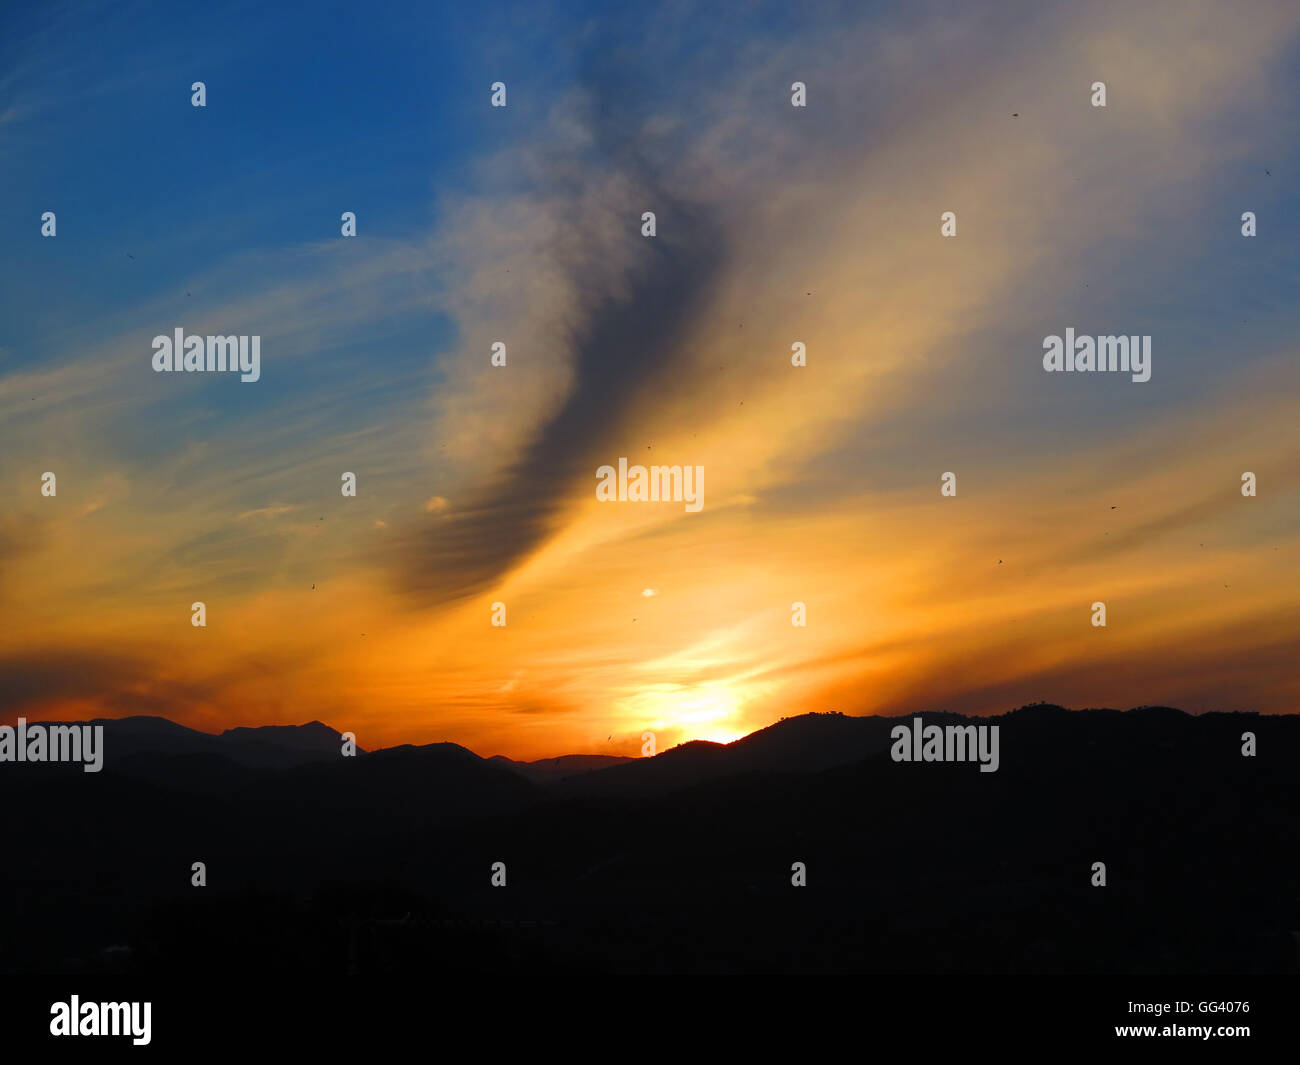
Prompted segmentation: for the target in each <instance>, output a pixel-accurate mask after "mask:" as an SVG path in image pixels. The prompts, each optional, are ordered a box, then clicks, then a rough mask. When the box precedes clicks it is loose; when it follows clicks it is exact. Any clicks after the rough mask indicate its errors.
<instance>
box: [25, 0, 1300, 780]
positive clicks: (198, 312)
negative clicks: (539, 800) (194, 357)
mask: <svg viewBox="0 0 1300 1065" xmlns="http://www.w3.org/2000/svg"><path fill="white" fill-rule="evenodd" d="M185 6H186V7H193V8H194V10H187V11H179V10H176V6H175V5H165V4H152V3H143V4H121V3H113V4H63V5H60V4H45V3H42V4H31V5H23V4H16V5H15V4H10V5H6V6H5V10H4V12H3V14H0V190H2V195H0V234H2V235H3V236H2V238H0V486H3V495H2V496H0V499H2V500H3V506H0V619H2V621H3V623H2V624H0V721H3V722H6V723H8V722H12V721H13V720H14V719H15V718H16V717H17V716H20V715H22V716H26V717H27V718H28V719H29V720H35V719H68V718H85V717H96V716H107V717H121V716H126V715H130V714H161V715H164V716H166V717H168V718H171V719H172V720H174V721H178V722H180V723H182V724H186V725H189V726H191V727H195V728H201V729H205V730H210V731H219V730H220V729H223V728H228V727H233V726H236V725H260V724H296V723H302V722H306V721H310V720H321V721H324V722H326V723H328V724H330V725H332V726H333V727H335V728H337V729H339V730H340V731H353V732H355V734H356V736H357V741H358V743H360V744H361V745H362V746H363V747H369V748H373V747H381V746H390V745H393V744H397V743H429V742H436V741H444V740H450V741H453V742H457V743H461V744H463V745H465V746H467V747H470V748H471V749H473V750H475V751H476V752H478V753H480V754H483V755H490V754H506V755H509V756H511V757H516V758H539V757H547V756H552V755H558V754H563V753H598V754H600V753H604V754H636V753H639V752H640V751H641V749H642V734H643V733H644V732H645V731H652V732H654V733H655V735H656V739H657V743H658V746H659V747H660V748H661V749H662V748H664V747H666V746H668V745H670V744H673V743H677V742H682V741H685V740H690V739H708V740H716V741H720V742H726V741H729V740H731V739H734V738H736V737H738V736H740V735H743V734H745V733H747V732H750V731H752V730H754V729H757V728H761V727H763V726H765V725H767V724H770V723H772V722H774V721H776V720H777V719H779V718H780V717H785V716H792V715H795V714H799V713H804V712H808V711H830V710H835V711H840V712H844V713H850V714H870V713H882V714H895V713H905V712H912V711H920V710H931V709H946V710H954V711H959V712H964V713H972V714H987V713H996V712H1001V711H1003V710H1006V709H1009V708H1011V707H1014V706H1017V705H1021V704H1023V703H1027V702H1033V701H1038V700H1046V701H1051V702H1056V703H1060V704H1063V705H1067V706H1072V707H1085V706H1119V707H1127V706H1134V705H1143V704H1165V705H1173V706H1179V707H1182V708H1184V709H1187V710H1189V711H1194V712H1199V711H1206V710H1257V711H1262V712H1267V713H1283V712H1294V711H1295V710H1296V708H1297V696H1298V695H1300V674H1298V673H1297V670H1296V669H1295V661H1296V658H1297V654H1296V649H1297V644H1298V643H1300V582H1297V581H1296V580H1295V579H1294V577H1295V574H1296V573H1297V572H1298V571H1300V489H1298V488H1297V483H1298V481H1297V475H1298V473H1300V428H1298V426H1300V419H1297V417H1296V413H1295V412H1296V409H1297V401H1300V369H1297V354H1298V352H1297V342H1296V334H1297V327H1298V326H1300V313H1298V312H1297V301H1296V300H1295V298H1294V294H1295V291H1296V284H1297V281H1298V280H1300V253H1298V252H1297V247H1298V245H1297V240H1296V236H1297V226H1298V223H1300V218H1297V212H1296V209H1295V196H1294V189H1295V186H1296V181H1297V179H1298V178H1300V165H1298V164H1300V150H1298V148H1297V146H1300V115H1298V114H1297V107H1296V100H1297V99H1300V67H1298V65H1297V58H1298V57H1300V51H1298V49H1297V46H1298V44H1300V8H1297V7H1296V6H1295V5H1294V4H1293V3H1286V2H1278V3H1272V2H1267V0H1264V2H1259V3H1252V4H1249V5H1247V6H1246V7H1244V8H1243V7H1241V6H1238V5H1233V6H1231V7H1229V6H1228V5H1222V4H1216V3H1210V2H1200V0H1181V2H1176V3H1175V2H1169V3H1165V2H1157V3H1151V4H1144V5H1140V9H1137V10H1135V9H1134V8H1135V7H1137V6H1136V5H1132V4H1130V3H1127V2H1124V3H1109V2H1089V3H1087V4H1042V3H1003V4H991V5H978V8H977V5H969V4H964V3H949V4H931V3H893V4H886V3H871V4H861V3H855V4H815V3H813V4H793V5H792V4H785V3H766V2H753V3H725V2H724V3H710V4H702V3H661V4H654V5H609V4H546V3H529V4H520V5H502V4H495V3H475V4H457V5H443V4H436V3H421V4H397V3H394V4H384V5H339V4H316V5H310V8H309V9H304V8H303V7H302V6H301V5H282V4H274V3H264V2H259V3H247V4H234V5H225V4H210V5H201V6H197V7H196V6H195V5H185ZM196 81H202V82H203V83H204V86H205V91H206V106H204V107H194V106H192V104H191V95H192V92H191V86H192V84H193V83H194V82H196ZM495 82H502V83H504V85H505V87H506V106H504V107H493V106H492V105H491V97H492V91H493V90H492V86H493V83H495ZM795 82H801V83H803V84H804V86H805V87H806V106H803V107H796V106H792V86H793V84H794V83H795ZM1095 82H1103V83H1104V84H1105V86H1106V97H1107V98H1106V105H1105V106H1104V107H1098V106H1093V103H1092V100H1093V97H1094V92H1093V89H1092V86H1093V84H1094V83H1095ZM47 211H52V212H54V213H55V217H56V234H55V235H54V236H52V237H49V236H43V235H42V215H43V213H44V212H47ZM345 211H351V212H354V213H355V216H356V235H355V236H343V235H342V233H341V221H340V217H341V215H342V213H343V212H345ZM647 211H651V212H654V215H655V224H656V232H655V234H654V236H652V237H648V236H645V235H643V231H642V216H643V213H644V212H647ZM946 211H951V212H954V213H955V215H956V219H957V222H956V225H957V231H956V235H955V236H950V237H945V236H943V235H942V234H941V215H942V214H943V212H946ZM1246 211H1250V212H1253V213H1254V214H1255V216H1256V224H1257V234H1256V235H1255V236H1253V237H1245V236H1243V235H1242V214H1243V212H1246ZM176 328H183V329H184V330H185V331H186V333H187V334H221V335H249V336H252V335H256V336H259V337H260V338H261V340H260V352H261V375H260V379H259V380H257V381H256V382H247V383H246V382H241V381H240V380H239V379H238V377H237V376H233V375H229V374H220V373H180V374H177V373H156V372H154V370H153V368H152V365H151V360H152V357H153V351H154V349H153V347H152V340H153V338H154V337H155V336H158V335H167V336H170V335H171V334H172V333H173V331H174V330H175V329H176ZM1067 328H1072V329H1074V330H1075V331H1076V332H1077V333H1078V334H1081V335H1082V334H1087V335H1104V334H1124V335H1129V334H1135V335H1146V336H1150V337H1151V338H1152V339H1151V348H1152V366H1151V371H1152V372H1151V378H1150V380H1149V381H1146V382H1134V381H1132V380H1131V379H1130V377H1129V375H1125V374H1118V373H1094V374H1075V373H1071V374H1066V373H1047V372H1045V370H1044V368H1043V363H1042V359H1043V342H1044V338H1045V337H1047V336H1049V335H1053V334H1056V335H1063V334H1064V332H1065V330H1066V329H1067ZM498 341H500V342H502V343H504V344H505V345H506V348H507V359H506V365H505V366H493V365H492V362H491V355H492V345H493V344H494V343H495V342H498ZM795 343H802V344H803V345H805V348H806V352H807V357H806V365H804V366H795V365H792V359H791V352H792V345H793V344H795ZM621 457H626V458H627V459H628V461H629V462H630V463H633V464H635V463H645V464H650V463H664V464H676V465H682V466H699V467H703V469H704V471H705V474H704V482H703V484H704V496H703V507H702V508H701V509H700V510H699V511H698V512H690V511H688V510H686V508H685V507H684V506H683V505H682V503H681V502H676V503H673V502H654V503H651V502H631V501H629V502H617V501H615V502H602V501H600V500H598V498H597V496H596V491H595V489H596V485H597V470H598V468H599V467H600V466H602V465H607V464H608V465H617V463H618V460H619V459H620V458H621ZM46 472H53V473H54V474H55V475H56V478H57V481H56V492H55V494H54V495H52V496H51V495H47V494H43V492H42V484H43V475H44V474H45V473H46ZM347 472H351V473H354V474H355V476H356V481H357V493H356V496H355V497H347V496H344V495H343V494H342V492H341V479H342V477H343V474H344V473H347ZM1244 472H1252V473H1254V474H1255V476H1256V480H1257V494H1256V495H1255V496H1253V497H1247V496H1243V494H1242V491H1241V485H1242V481H1241V478H1242V474H1243V473H1244ZM945 473H953V474H955V479H956V494H955V495H943V494H942V493H941V479H942V476H943V475H944V474H945ZM195 602H202V603H203V604H204V606H205V612H206V625H205V626H203V627H197V626H195V625H194V624H192V604H193V603H195ZM1096 602H1102V603H1105V606H1106V612H1107V613H1106V625H1105V626H1104V627H1100V626H1097V625H1094V624H1093V619H1094V615H1095V612H1094V609H1093V604H1094V603H1096ZM496 603H502V604H504V605H505V624H504V625H494V624H492V620H493V616H494V607H493V604H496ZM796 603H798V604H803V613H804V615H805V620H806V624H803V625H795V624H792V618H793V617H794V615H795V608H794V606H793V604H796ZM497 616H498V617H499V614H498V615H497Z"/></svg>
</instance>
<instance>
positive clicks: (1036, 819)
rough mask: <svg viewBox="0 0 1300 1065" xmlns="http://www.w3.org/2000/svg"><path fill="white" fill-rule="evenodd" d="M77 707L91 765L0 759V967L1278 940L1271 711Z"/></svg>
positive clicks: (651, 961) (1225, 946)
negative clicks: (219, 727) (100, 749)
mask: <svg viewBox="0 0 1300 1065" xmlns="http://www.w3.org/2000/svg"><path fill="white" fill-rule="evenodd" d="M914 716H920V717H921V718H922V720H923V722H924V723H925V724H941V725H942V724H956V725H966V724H970V725H976V726H979V725H997V726H998V727H999V729H1000V733H1001V736H1000V752H1001V757H1000V764H999V768H998V770H997V771H996V772H992V773H981V772H980V771H979V767H978V766H977V765H976V764H974V763H973V762H964V763H945V762H932V763H925V762H919V763H917V762H895V761H894V760H893V759H892V757H891V755H890V748H891V738H890V732H891V730H892V729H893V728H894V727H896V726H898V725H900V724H901V725H906V726H908V727H909V728H910V725H911V720H912V718H913V717H914ZM98 723H100V724H103V725H104V726H105V759H104V768H103V770H102V772H100V773H83V772H82V771H81V769H80V767H79V766H73V765H45V764H28V763H17V764H15V763H4V764H0V802H3V803H5V805H6V808H7V809H10V810H12V811H18V812H19V815H18V816H14V817H13V818H11V819H10V821H9V823H8V825H7V829H6V840H7V848H8V849H7V856H8V859H9V860H8V861H7V862H6V865H5V869H4V872H3V874H0V906H4V908H5V912H6V913H7V914H9V915H10V921H9V923H8V924H7V925H6V929H5V931H4V933H3V937H2V938H0V970H4V971H12V972H86V971H94V970H96V969H99V968H105V967H112V968H116V969H127V970H133V971H140V972H150V971H151V972H167V973H176V974H178V975H180V974H183V973H184V972H186V971H196V968H203V969H204V971H205V972H210V971H217V972H224V973H228V974H229V975H230V976H231V977H232V978H234V977H235V976H237V974H238V973H240V972H244V971H251V970H254V969H256V970H258V971H262V970H271V971H277V972H283V973H285V974H292V973H294V972H305V971H313V972H315V971H337V972H340V973H342V972H387V973H392V974H406V975H411V976H414V975H415V974H418V973H421V972H424V971H426V968H427V965H428V964H429V959H430V958H437V959H438V964H439V965H446V966H449V967H450V968H451V969H452V970H454V971H466V972H470V971H473V972H501V971H519V972H531V973H537V972H543V971H545V972H551V971H572V972H579V971H585V972H590V971H637V972H651V971H653V972H684V971H695V972H702V971H707V972H792V971H800V972H831V971H853V972H871V971H874V972H933V973H943V972H967V973H972V972H1295V971H1296V949H1295V940H1294V938H1293V933H1296V932H1300V856H1298V855H1297V851H1296V848H1295V847H1294V846H1292V845H1291V841H1292V840H1294V839H1296V838H1297V835H1298V833H1300V789H1298V788H1297V787H1296V784H1295V781H1296V776H1295V773H1296V769H1295V767H1296V766H1297V765H1300V718H1296V717H1294V716H1260V715H1256V714H1232V713H1211V714H1203V715H1199V716H1191V715H1188V714H1185V713H1183V712H1181V711H1179V710H1175V709H1172V708H1168V707H1142V708H1136V709H1132V710H1127V711H1119V710H1110V709H1096V710H1065V709H1063V708H1060V707H1055V706H1050V705H1035V706H1029V707H1022V708H1020V709H1017V710H1014V711H1011V712H1008V713H1006V714H1002V715H998V716H996V717H988V718H966V717H962V716H959V715H951V714H931V713H921V714H919V715H912V714H909V715H905V716H902V717H897V718H884V717H851V716H846V715H839V714H805V715H800V716H797V717H790V718H788V719H785V720H782V721H779V722H777V723H776V724H773V725H771V726H769V727H768V728H765V729H761V730H759V731H757V732H755V733H752V734H750V735H749V736H746V737H744V738H743V739H740V740H737V741H735V742H734V743H731V744H726V745H722V744H715V743H707V742H692V743H685V744H682V745H680V746H678V747H674V748H671V749H669V750H665V751H663V752H662V753H660V754H658V755H657V756H655V757H653V758H635V759H618V758H611V757H610V756H603V755H574V756H565V757H560V758H555V759H541V760H538V761H535V762H515V761H512V760H510V759H508V758H503V757H500V756H494V757H490V758H481V757H479V756H478V755H477V754H475V753H474V752H472V751H469V750H467V749H466V748H464V747H461V746H458V745H456V744H451V743H437V744H429V745H425V746H411V745H404V746H399V747H392V748H386V749H381V750H375V751H370V752H365V751H359V752H358V754H357V755H356V757H351V758H346V757H342V756H341V753H340V752H341V748H342V742H341V737H339V734H338V733H337V732H335V731H334V730H333V729H330V728H328V727H327V726H325V725H323V724H321V723H320V722H312V723H309V724H307V725H303V726H297V727H286V726H273V727H270V728H260V729H259V728H251V729H250V728H241V729H230V730H227V731H226V732H224V733H222V734H220V735H212V734H207V733H202V732H198V731H196V730H193V729H188V728H184V727H183V726H180V725H176V724H174V723H172V722H170V721H166V720H164V719H162V718H148V717H137V718H126V719H122V720H120V721H103V722H98ZM1247 732H1249V733H1252V734H1254V736H1255V744H1256V753H1255V754H1254V755H1253V756H1251V757H1244V756H1243V753H1242V749H1243V742H1244V741H1243V738H1242V737H1243V734H1244V733H1247ZM195 862H202V863H204V865H205V867H206V875H207V884H206V886H204V887H201V888H200V887H195V886H193V885H192V883H191V875H192V874H191V868H192V865H193V863H195ZM795 862H802V863H804V864H805V867H806V876H807V887H798V888H796V887H794V886H792V883H791V876H792V866H793V864H794V863H795ZM1097 862H1103V863H1105V867H1106V875H1107V883H1106V886H1105V887H1096V886H1093V882H1092V881H1093V875H1094V874H1093V869H1094V863H1097ZM495 863H504V867H505V870H506V875H507V877H508V880H507V885H506V886H505V887H499V888H494V887H493V886H492V881H491V877H492V875H493V874H492V870H493V869H494V867H495ZM110 948H111V949H110ZM106 952H107V953H106Z"/></svg>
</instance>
